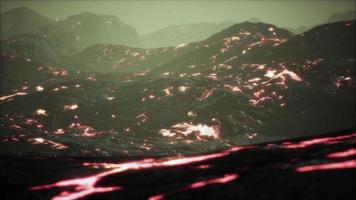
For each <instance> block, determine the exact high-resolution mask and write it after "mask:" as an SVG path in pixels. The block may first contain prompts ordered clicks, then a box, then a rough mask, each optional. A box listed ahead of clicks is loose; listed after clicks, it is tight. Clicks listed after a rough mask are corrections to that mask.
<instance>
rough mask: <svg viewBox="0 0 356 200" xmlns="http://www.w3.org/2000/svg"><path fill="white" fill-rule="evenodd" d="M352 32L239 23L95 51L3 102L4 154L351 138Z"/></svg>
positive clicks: (194, 148) (118, 152)
mask: <svg viewBox="0 0 356 200" xmlns="http://www.w3.org/2000/svg"><path fill="white" fill-rule="evenodd" d="M354 27H355V21H347V22H338V23H331V24H325V25H321V26H318V27H315V28H314V29H312V30H310V31H308V32H305V33H304V34H300V35H293V34H291V33H290V32H289V31H287V30H285V29H281V28H279V27H276V26H274V25H272V24H265V23H249V22H245V23H241V24H236V25H233V26H231V27H229V28H227V29H224V30H223V31H221V32H219V33H216V34H214V35H212V36H211V37H209V38H207V39H206V40H203V41H201V42H196V43H190V44H187V45H178V46H176V47H167V48H159V49H154V50H152V49H147V50H144V49H139V48H129V47H124V46H120V45H95V46H92V47H91V48H88V49H87V50H85V51H83V52H81V53H79V54H77V55H75V56H73V57H72V58H71V59H74V60H75V65H76V66H78V68H73V67H72V66H71V67H70V69H73V73H69V74H72V75H73V76H69V77H68V78H67V79H59V78H58V79H57V78H56V77H52V76H51V77H49V80H52V81H53V80H58V81H54V82H53V83H51V81H49V80H47V81H46V80H44V81H42V82H41V83H34V84H40V85H41V86H42V87H43V88H42V89H41V88H39V89H40V90H39V91H38V90H36V88H37V86H38V85H37V86H36V85H34V84H32V85H30V86H29V88H31V89H30V90H29V91H28V92H24V90H23V89H22V88H21V87H20V86H21V85H20V86H19V88H12V90H8V91H6V93H3V96H2V97H1V103H2V106H3V109H2V115H1V117H2V124H1V126H0V128H1V133H3V134H2V135H1V137H2V138H1V139H2V141H6V142H3V143H2V152H5V153H10V152H15V153H17V154H19V155H29V154H41V155H63V156H64V155H65V156H79V155H103V156H104V155H106V156H107V155H115V156H153V155H154V156H165V155H177V154H196V153H203V152H209V151H216V150H221V149H225V148H227V147H229V146H231V145H246V144H256V143H260V142H267V141H272V140H279V139H285V138H294V137H299V136H302V135H305V136H310V135H317V134H319V133H322V132H328V131H335V130H338V129H344V128H350V127H352V126H354V122H355V121H356V119H355V116H356V113H355V110H356V109H355V104H354V101H353V100H354V96H353V95H354V89H355V87H356V86H355V76H354V74H355V71H354V65H355V59H354V57H353V55H354V54H353V52H354V48H355V45H354V37H353V36H354V31H355V29H354ZM163 58H164V60H163ZM9 59H11V58H9ZM67 62H68V63H70V62H74V61H71V60H67ZM113 65H114V66H113ZM8 66H9V68H10V67H11V66H13V67H14V68H16V67H18V65H12V64H9V65H8ZM35 66H36V65H35ZM86 66H89V69H87V68H86ZM13 71H14V70H13ZM78 72H80V74H81V76H78V77H75V76H74V75H75V74H77V73H78ZM89 72H90V73H89ZM11 73H12V71H11V70H8V74H11ZM7 77H11V76H9V75H7ZM19 91H21V92H24V93H26V94H23V93H21V95H19V94H18V92H19ZM23 102H31V103H29V104H24V103H23ZM19 133H21V135H19ZM38 144H41V145H38ZM18 145H21V148H18ZM14 149H16V151H15V150H14Z"/></svg>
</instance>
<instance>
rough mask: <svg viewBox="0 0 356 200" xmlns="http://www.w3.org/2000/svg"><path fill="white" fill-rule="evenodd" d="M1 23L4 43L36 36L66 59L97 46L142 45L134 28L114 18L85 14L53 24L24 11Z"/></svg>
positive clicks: (14, 12) (10, 14)
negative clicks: (25, 35) (22, 36)
mask: <svg viewBox="0 0 356 200" xmlns="http://www.w3.org/2000/svg"><path fill="white" fill-rule="evenodd" d="M1 20H2V30H1V35H2V38H1V39H6V38H9V37H11V36H18V35H21V34H24V33H27V34H34V35H37V36H39V37H42V38H44V39H45V40H46V41H47V42H48V45H49V46H51V47H52V48H53V49H54V51H56V53H58V54H59V55H60V56H63V57H65V56H69V55H73V54H75V53H78V52H79V51H81V50H83V49H85V48H87V47H89V46H91V45H94V44H121V45H127V46H138V45H139V35H138V33H137V31H136V30H135V28H133V27H132V26H130V25H127V24H125V23H123V22H122V21H121V20H119V19H118V18H117V17H115V16H112V15H96V14H92V13H88V12H83V13H80V14H78V15H73V16H70V17H68V18H66V19H64V20H59V21H53V20H50V19H48V18H46V17H43V16H41V15H39V14H37V13H36V12H34V11H32V10H30V9H28V8H24V7H21V8H17V9H14V10H11V11H8V12H6V13H3V14H1ZM18 27H20V28H18Z"/></svg>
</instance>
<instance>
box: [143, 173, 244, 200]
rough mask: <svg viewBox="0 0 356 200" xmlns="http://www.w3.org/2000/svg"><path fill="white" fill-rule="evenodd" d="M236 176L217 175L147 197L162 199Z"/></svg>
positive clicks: (233, 178)
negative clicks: (216, 176)
mask: <svg viewBox="0 0 356 200" xmlns="http://www.w3.org/2000/svg"><path fill="white" fill-rule="evenodd" d="M238 177H239V175H238V174H224V175H223V176H221V177H218V178H212V179H208V180H203V181H198V182H194V183H191V184H189V185H188V186H186V187H185V188H182V189H178V190H175V191H173V192H169V193H166V194H159V195H156V196H152V197H149V198H148V200H162V199H164V198H165V196H167V195H172V194H173V193H176V192H180V191H184V190H189V189H196V188H201V187H205V186H207V185H211V184H223V183H228V182H231V181H234V180H236V179H237V178H238Z"/></svg>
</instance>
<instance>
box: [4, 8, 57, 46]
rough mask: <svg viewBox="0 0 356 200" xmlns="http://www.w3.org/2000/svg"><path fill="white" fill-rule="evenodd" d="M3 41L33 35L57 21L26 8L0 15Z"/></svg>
mask: <svg viewBox="0 0 356 200" xmlns="http://www.w3.org/2000/svg"><path fill="white" fill-rule="evenodd" d="M0 19H1V40H3V39H7V38H10V37H12V36H16V35H21V34H25V33H31V32H32V31H33V30H35V29H37V28H40V27H42V26H46V25H49V24H54V23H55V21H54V20H51V19H49V18H47V17H44V16H42V15H40V14H38V13H36V12H35V11H33V10H31V9H28V8H26V7H19V8H15V9H13V10H10V11H7V12H5V13H2V14H1V15H0Z"/></svg>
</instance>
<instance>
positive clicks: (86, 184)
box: [30, 147, 251, 200]
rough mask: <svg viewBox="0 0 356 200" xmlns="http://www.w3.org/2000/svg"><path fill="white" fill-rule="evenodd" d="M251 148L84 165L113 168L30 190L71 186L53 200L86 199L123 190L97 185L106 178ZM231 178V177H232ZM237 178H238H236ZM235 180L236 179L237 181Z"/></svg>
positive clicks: (216, 156) (187, 162)
mask: <svg viewBox="0 0 356 200" xmlns="http://www.w3.org/2000/svg"><path fill="white" fill-rule="evenodd" d="M247 148H251V147H233V148H230V149H228V150H225V151H222V152H219V153H213V154H205V155H198V156H191V157H170V158H166V159H143V160H138V161H131V162H126V163H117V164H116V163H83V165H84V166H94V167H104V168H111V170H108V171H104V172H100V173H98V174H94V175H91V176H87V177H82V178H74V179H68V180H62V181H58V182H55V183H52V184H47V185H41V186H35V187H32V188H30V189H31V190H41V189H51V188H56V187H59V188H61V187H62V188H66V187H69V186H72V187H74V188H75V189H74V191H63V192H61V193H60V194H58V195H56V196H54V197H52V200H75V199H79V198H84V197H86V196H89V195H92V194H95V193H101V192H110V191H116V190H121V189H123V187H120V186H108V187H99V186H96V184H97V183H98V182H99V181H100V180H101V179H102V178H104V177H106V176H109V175H112V174H119V173H122V172H125V171H128V170H140V169H149V168H159V167H171V166H180V165H186V164H193V163H197V162H202V161H206V160H210V159H215V158H220V157H224V156H226V155H229V154H230V153H233V152H237V151H240V150H242V149H247ZM230 178H231V177H230ZM230 178H228V177H227V178H226V177H225V178H223V179H221V180H220V179H216V180H212V181H211V182H208V183H206V184H212V183H215V182H221V181H224V180H225V179H227V180H230ZM235 178H237V176H236V177H235ZM235 178H234V179H235Z"/></svg>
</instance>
